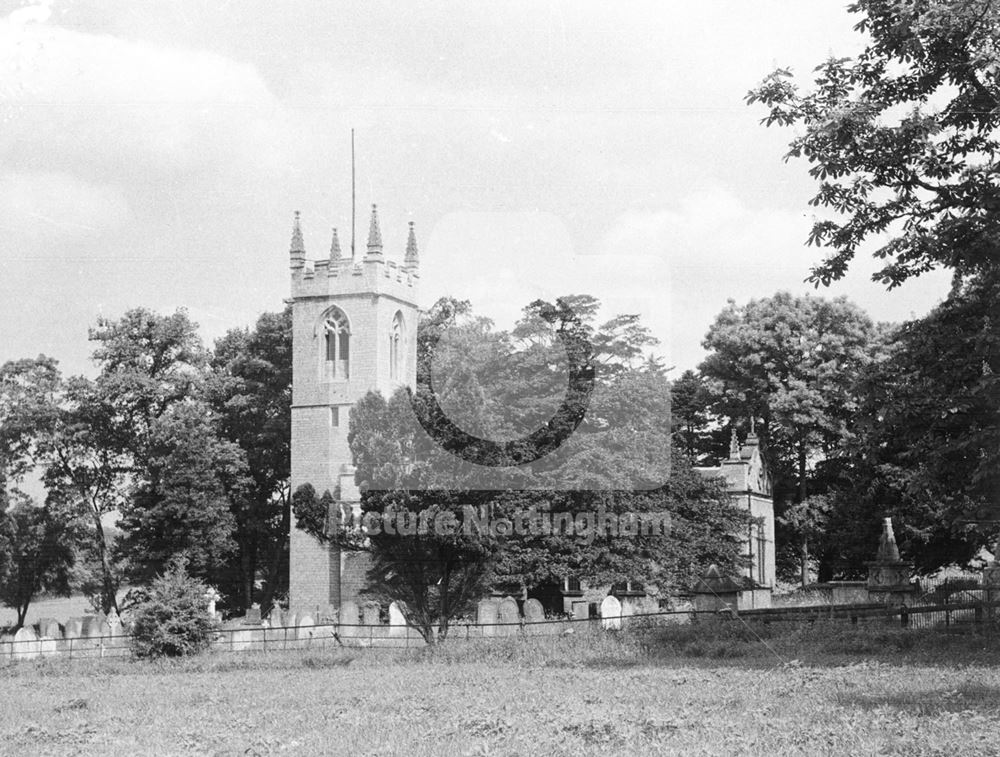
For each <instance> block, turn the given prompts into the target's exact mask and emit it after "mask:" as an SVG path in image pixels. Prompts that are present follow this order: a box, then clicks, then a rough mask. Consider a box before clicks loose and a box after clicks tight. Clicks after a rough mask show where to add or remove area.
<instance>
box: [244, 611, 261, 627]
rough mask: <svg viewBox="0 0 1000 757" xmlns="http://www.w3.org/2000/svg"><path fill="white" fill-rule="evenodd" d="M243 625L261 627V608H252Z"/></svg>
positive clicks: (245, 616)
mask: <svg viewBox="0 0 1000 757" xmlns="http://www.w3.org/2000/svg"><path fill="white" fill-rule="evenodd" d="M243 624H244V625H247V626H259V625H260V608H259V607H251V608H249V609H248V610H247V611H246V614H245V615H244V616H243Z"/></svg>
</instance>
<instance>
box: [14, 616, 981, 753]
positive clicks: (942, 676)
mask: <svg viewBox="0 0 1000 757" xmlns="http://www.w3.org/2000/svg"><path fill="white" fill-rule="evenodd" d="M761 635H762V636H763V637H764V638H763V640H758V639H757V638H755V636H754V635H753V634H750V633H741V632H740V631H739V630H734V629H733V627H732V626H731V625H730V626H728V627H725V628H721V627H720V628H712V627H707V628H702V629H690V628H688V629H669V630H666V631H664V630H660V629H657V630H652V631H648V632H646V633H638V634H633V633H629V634H609V635H603V634H598V635H594V636H588V637H580V638H572V637H570V638H542V639H525V640H521V639H498V640H493V641H490V642H469V643H456V644H450V645H445V646H444V647H442V648H439V649H425V650H369V651H367V652H366V651H347V650H323V651H309V650H299V651H294V652H287V653H274V654H267V655H265V654H259V653H258V654H249V653H247V654H237V655H226V654H215V655H211V656H205V657H199V658H193V659H188V660H181V661H168V662H163V663H139V662H133V661H129V660H73V661H65V660H55V659H54V660H45V661H35V662H31V663H21V664H16V665H12V666H10V667H8V668H6V669H2V670H0V675H3V676H4V678H5V679H6V680H5V686H4V706H3V708H2V709H0V750H2V751H3V752H4V753H6V754H75V753H81V754H82V753H87V754H93V753H94V752H95V751H102V752H105V753H111V754H118V753H131V754H137V753H138V754H153V753H156V754H221V755H229V754H231V755H237V754H241V755H242V754H272V753H337V754H341V753H345V754H346V753H349V754H354V755H365V754H386V753H392V754H407V755H432V754H433V755H439V754H449V755H450V754H469V755H486V754H523V755H535V754H573V755H581V754H583V755H599V754H601V755H606V754H713V755H714V754H761V755H764V754H810V755H813V754H837V755H846V754H900V755H920V754H948V755H956V754H975V755H995V754H1000V739H998V737H997V729H998V726H1000V645H998V644H997V643H995V642H993V641H992V640H991V639H986V638H983V637H981V636H973V635H963V636H958V635H945V634H942V633H940V632H930V631H922V632H918V631H902V630H897V629H884V628H883V629H870V628H869V629H864V628H862V629H851V628H849V627H848V628H845V627H843V626H839V627H838V626H819V625H817V626H814V627H807V628H800V629H785V630H776V631H768V632H766V633H764V632H761ZM765 644H766V646H765ZM791 655H795V656H796V657H795V658H794V659H793V658H791V657H790V656H791Z"/></svg>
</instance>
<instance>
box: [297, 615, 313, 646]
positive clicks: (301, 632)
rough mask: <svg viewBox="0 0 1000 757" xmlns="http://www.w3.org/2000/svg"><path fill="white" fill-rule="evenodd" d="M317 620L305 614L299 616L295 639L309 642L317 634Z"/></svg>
mask: <svg viewBox="0 0 1000 757" xmlns="http://www.w3.org/2000/svg"><path fill="white" fill-rule="evenodd" d="M315 625H316V619H315V618H314V617H313V616H312V615H309V614H306V613H303V614H302V615H300V616H299V623H298V626H297V627H296V629H295V638H296V639H303V640H309V639H311V638H312V637H313V635H314V633H315V630H316V629H315Z"/></svg>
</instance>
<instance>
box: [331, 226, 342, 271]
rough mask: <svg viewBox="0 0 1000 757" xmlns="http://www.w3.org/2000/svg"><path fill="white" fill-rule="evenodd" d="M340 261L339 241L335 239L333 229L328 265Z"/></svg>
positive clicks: (335, 233)
mask: <svg viewBox="0 0 1000 757" xmlns="http://www.w3.org/2000/svg"><path fill="white" fill-rule="evenodd" d="M339 260H340V240H339V239H338V238H337V227H336V226H334V227H333V241H332V242H330V263H331V264H333V263H336V262H338V261H339Z"/></svg>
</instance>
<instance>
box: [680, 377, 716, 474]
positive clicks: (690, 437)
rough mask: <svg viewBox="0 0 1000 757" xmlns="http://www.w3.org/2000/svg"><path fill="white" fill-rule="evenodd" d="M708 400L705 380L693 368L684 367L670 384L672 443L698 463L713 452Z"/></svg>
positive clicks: (690, 460) (693, 461)
mask: <svg viewBox="0 0 1000 757" xmlns="http://www.w3.org/2000/svg"><path fill="white" fill-rule="evenodd" d="M711 402H712V395H711V393H710V392H709V391H708V387H707V386H706V385H705V379H704V378H703V377H702V376H701V375H700V374H699V373H696V372H695V371H692V370H686V371H684V373H682V374H681V375H680V376H679V377H678V378H676V379H675V380H674V381H672V382H671V383H670V419H671V423H672V428H673V438H674V443H675V444H676V445H677V447H678V448H679V449H681V450H682V451H683V452H684V455H685V456H686V457H687V459H688V461H689V462H690V463H691V464H698V463H699V462H700V461H702V460H703V459H704V458H706V457H712V456H713V453H716V452H717V450H716V449H715V447H716V444H715V443H714V442H715V440H714V438H713V434H712V425H711V419H712V413H711V409H710V405H711ZM720 451H721V450H720Z"/></svg>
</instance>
